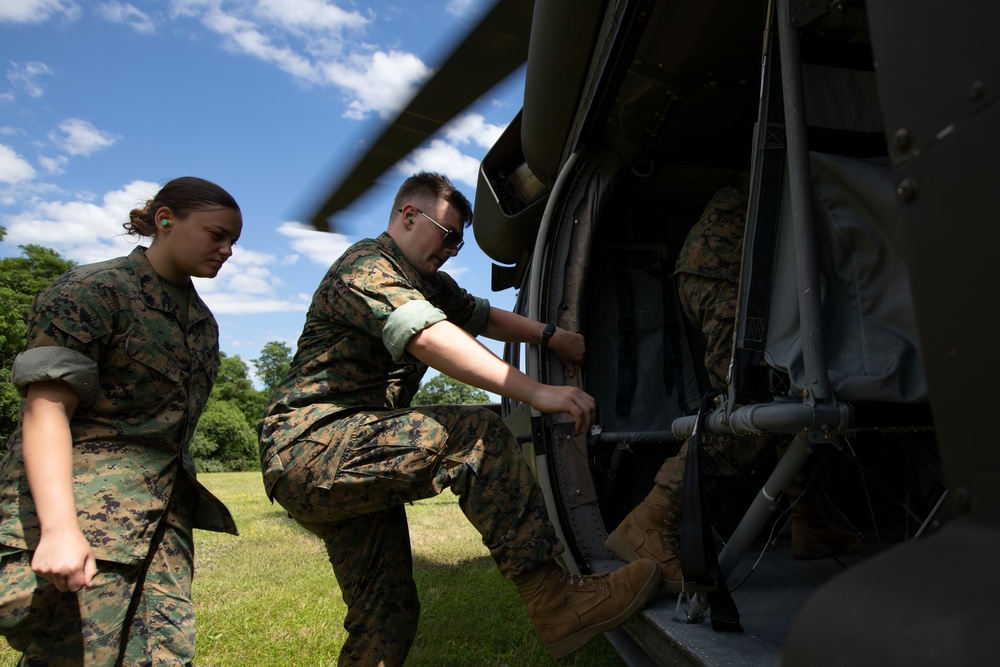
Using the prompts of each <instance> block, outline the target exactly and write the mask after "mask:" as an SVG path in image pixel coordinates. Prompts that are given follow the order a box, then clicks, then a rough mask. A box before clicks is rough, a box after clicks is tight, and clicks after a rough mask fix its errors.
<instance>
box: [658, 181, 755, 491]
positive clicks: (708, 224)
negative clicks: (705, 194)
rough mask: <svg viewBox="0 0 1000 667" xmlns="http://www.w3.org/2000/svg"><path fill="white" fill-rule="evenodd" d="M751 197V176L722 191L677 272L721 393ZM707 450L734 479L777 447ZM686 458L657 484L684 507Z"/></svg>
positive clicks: (726, 445) (743, 443)
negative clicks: (741, 468) (736, 466)
mask: <svg viewBox="0 0 1000 667" xmlns="http://www.w3.org/2000/svg"><path fill="white" fill-rule="evenodd" d="M749 196H750V172H742V173H740V174H739V175H737V176H736V178H734V179H733V180H732V181H731V182H730V183H729V184H728V185H726V186H724V187H722V188H721V189H719V190H718V191H717V192H716V193H715V195H714V196H713V197H712V199H711V200H710V201H709V203H708V205H707V206H706V207H705V210H704V212H703V213H702V214H701V218H700V219H699V220H698V222H697V223H695V225H694V226H693V227H692V228H691V230H690V231H689V232H688V235H687V238H686V239H685V240H684V245H683V247H682V248H681V251H680V253H679V254H678V256H677V262H676V264H675V266H674V275H676V276H677V289H678V295H679V297H680V302H681V308H683V310H684V314H685V316H686V317H687V318H688V320H689V321H690V322H691V323H692V324H694V325H695V326H697V327H699V329H700V330H701V332H702V334H703V335H704V336H705V339H706V343H707V347H706V350H705V369H706V370H707V371H708V373H709V376H710V378H711V380H712V383H713V384H714V385H715V386H719V387H725V386H726V384H727V383H726V377H727V375H728V374H729V360H730V357H731V355H732V344H733V332H734V330H735V326H736V305H737V298H738V292H739V283H740V270H741V269H740V267H741V263H742V260H743V234H744V230H745V229H746V213H747V206H748V203H749ZM704 444H705V454H706V459H707V465H709V466H711V467H712V468H714V470H713V472H715V473H717V474H728V475H732V474H735V472H736V471H735V469H734V468H733V466H732V465H731V463H736V464H739V465H741V466H747V467H748V468H753V467H755V466H756V465H757V463H758V461H759V460H760V459H761V457H763V456H765V455H767V454H769V453H770V452H772V451H773V449H774V446H775V443H774V441H773V440H772V439H771V438H764V437H750V436H742V437H738V436H715V437H710V436H705V438H704ZM686 458H687V443H686V442H685V443H684V445H683V446H682V447H681V450H680V452H678V454H677V455H676V456H674V457H672V458H669V459H667V460H666V461H664V463H663V465H662V466H661V467H660V470H659V471H658V472H657V475H656V483H657V484H659V485H660V486H663V487H666V489H667V490H668V492H669V493H670V494H671V497H672V498H673V499H674V500H676V501H678V502H679V501H680V492H681V485H682V484H683V479H684V462H685V460H686Z"/></svg>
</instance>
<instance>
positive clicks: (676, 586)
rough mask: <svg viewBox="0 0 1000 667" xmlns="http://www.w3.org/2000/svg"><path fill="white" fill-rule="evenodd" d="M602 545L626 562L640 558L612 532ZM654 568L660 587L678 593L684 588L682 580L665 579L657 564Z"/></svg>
mask: <svg viewBox="0 0 1000 667" xmlns="http://www.w3.org/2000/svg"><path fill="white" fill-rule="evenodd" d="M604 546H605V548H607V549H608V550H610V551H611V552H612V553H614V554H615V555H616V556H618V557H619V558H621V559H622V560H623V561H625V562H626V563H631V562H633V561H637V560H639V558H641V556H639V554H637V553H636V552H635V550H633V549H632V547H630V546H629V545H628V542H626V541H625V540H623V539H622V538H620V537H618V536H617V535H615V534H614V533H611V534H610V535H608V539H607V540H606V541H605V542H604ZM656 569H657V570H659V572H660V588H662V589H663V590H665V591H669V592H671V593H680V592H681V591H682V590H683V589H684V585H683V582H680V581H672V580H670V579H667V577H666V575H665V574H663V570H661V569H660V567H659V566H657V567H656Z"/></svg>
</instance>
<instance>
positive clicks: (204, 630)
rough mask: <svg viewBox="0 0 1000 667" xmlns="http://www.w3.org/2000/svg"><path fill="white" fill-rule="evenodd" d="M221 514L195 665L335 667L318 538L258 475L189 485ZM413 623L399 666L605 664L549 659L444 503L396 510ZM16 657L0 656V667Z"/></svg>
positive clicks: (331, 590)
mask: <svg viewBox="0 0 1000 667" xmlns="http://www.w3.org/2000/svg"><path fill="white" fill-rule="evenodd" d="M198 479H199V480H201V481H202V482H203V483H204V484H205V485H206V486H207V487H209V488H210V489H211V490H212V491H213V492H214V493H216V494H217V495H218V496H219V497H220V498H221V499H222V500H223V501H224V502H225V503H226V504H227V505H228V506H229V508H230V510H232V512H233V516H234V517H235V518H236V522H237V525H239V528H240V533H241V535H240V537H233V536H231V535H223V534H218V533H209V532H205V531H197V533H196V535H195V541H196V564H195V571H196V575H195V580H194V600H195V604H196V606H197V609H198V621H197V623H198V640H197V641H198V657H197V660H196V661H195V662H196V664H197V665H198V666H199V667H246V666H248V665H254V666H255V667H290V666H295V667H299V666H301V667H311V666H320V665H335V664H336V662H337V655H338V653H339V652H340V647H341V645H342V644H343V642H344V638H345V632H344V629H343V621H344V615H345V613H346V608H345V606H344V603H343V601H342V599H341V595H340V588H339V587H338V586H337V580H336V579H335V578H334V576H333V570H332V568H331V567H330V564H329V562H328V561H327V559H326V551H325V549H324V548H323V544H322V543H321V542H320V541H319V539H318V538H316V537H314V536H313V535H311V534H310V533H307V532H306V531H305V530H303V529H302V528H300V527H299V526H298V525H297V524H296V523H295V522H294V521H291V520H290V519H288V517H287V515H286V514H285V512H284V510H282V509H281V507H280V506H279V505H276V504H275V505H271V504H270V503H269V502H268V501H267V498H266V497H265V495H264V491H263V485H262V483H261V480H260V473H259V472H243V473H211V474H208V473H206V474H201V475H199V476H198ZM407 516H408V519H409V523H410V535H411V540H412V543H413V557H414V577H415V579H416V581H417V587H418V589H419V591H420V601H421V615H420V626H419V628H418V630H417V637H416V640H415V642H414V645H413V648H412V649H411V651H410V655H409V658H408V659H407V662H406V665H407V667H443V666H455V667H466V666H470V665H476V666H479V665H482V666H486V667H501V666H508V667H542V666H546V665H548V666H552V665H560V666H565V667H568V666H578V667H608V666H610V667H614V666H615V665H619V666H620V665H622V661H621V659H620V658H619V657H618V656H617V654H615V652H614V651H613V650H612V648H611V646H610V645H609V644H608V643H607V641H606V640H605V639H604V637H602V636H598V637H596V638H595V639H593V640H592V641H591V642H590V643H589V644H587V645H586V646H585V647H584V648H582V649H581V650H580V651H578V652H577V653H575V654H574V655H573V656H571V657H570V658H568V659H566V660H563V661H559V662H556V661H554V660H552V659H551V658H550V657H549V656H548V654H547V653H546V651H545V648H544V647H543V646H542V644H541V642H540V641H539V640H538V637H537V635H536V634H535V632H534V630H533V629H532V627H531V623H530V622H529V621H528V617H527V615H526V614H525V612H524V605H523V603H522V602H521V598H520V597H519V596H518V594H517V591H516V590H515V588H514V586H513V585H512V584H511V583H510V582H508V581H506V580H505V579H503V577H501V576H500V573H499V572H498V571H497V569H496V567H495V566H494V564H493V560H492V559H491V558H490V556H489V552H488V551H487V550H486V547H485V546H483V544H482V541H481V540H480V538H479V535H478V533H476V531H475V530H474V529H473V528H472V526H471V525H470V524H469V522H468V521H467V520H466V519H465V516H464V515H463V514H462V512H461V510H460V509H459V507H458V503H457V501H456V498H455V496H453V495H452V494H451V493H448V492H445V493H444V494H442V495H440V496H438V497H436V498H432V499H429V500H424V501H420V502H417V503H415V504H413V505H410V506H408V507H407ZM15 661H16V654H15V653H14V652H13V651H11V650H10V649H9V648H7V647H6V646H5V645H4V646H2V647H0V665H4V666H6V665H13V664H14V662H15Z"/></svg>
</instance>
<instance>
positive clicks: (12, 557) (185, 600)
mask: <svg viewBox="0 0 1000 667" xmlns="http://www.w3.org/2000/svg"><path fill="white" fill-rule="evenodd" d="M195 502H196V497H195V495H194V494H193V493H191V489H190V488H188V489H187V493H176V494H175V495H174V497H173V498H172V499H171V501H170V505H169V506H168V511H167V514H166V516H165V518H164V524H165V529H164V533H163V536H162V539H161V540H160V541H159V544H158V546H157V548H156V550H155V552H154V554H153V556H152V558H151V560H150V563H149V568H148V571H147V572H146V576H145V578H144V581H143V587H142V592H141V594H140V597H139V600H138V603H137V605H136V607H135V613H134V615H133V620H132V624H131V627H130V631H129V637H128V642H127V644H126V650H125V655H124V659H123V661H122V664H123V665H125V666H126V667H129V666H133V665H135V666H139V665H150V666H152V665H171V666H172V665H187V664H190V663H191V661H192V660H193V659H194V653H195V636H194V619H195V613H194V604H193V603H192V602H191V582H192V578H193V573H194V542H193V539H192V535H191V521H192V513H193V511H194V503H195ZM31 556H32V552H30V551H16V552H13V553H11V554H9V555H7V556H4V557H3V559H2V561H0V571H2V572H3V573H4V575H5V578H4V579H3V580H2V581H0V634H3V635H5V636H6V637H7V641H8V642H9V643H10V645H11V646H12V647H13V648H14V649H16V650H18V651H20V652H21V653H22V654H23V656H22V661H21V663H20V664H22V665H26V666H28V667H79V666H81V665H86V666H91V665H113V664H115V661H116V660H117V659H118V656H119V653H120V651H121V641H122V634H121V633H122V625H123V623H124V622H125V620H126V617H127V614H128V610H129V605H130V603H131V602H132V597H133V595H134V594H135V591H136V584H137V583H138V581H137V580H138V578H139V576H140V575H141V572H142V570H141V566H140V565H124V564H121V563H114V562H111V561H103V560H99V561H98V573H97V575H96V576H95V577H94V580H93V584H92V585H91V586H90V587H89V588H83V589H81V590H80V591H79V592H77V593H69V592H66V593H60V592H59V591H58V590H57V589H56V587H55V585H54V584H52V583H51V582H50V581H47V580H45V579H43V578H41V577H37V576H36V575H35V574H34V573H33V572H32V571H31Z"/></svg>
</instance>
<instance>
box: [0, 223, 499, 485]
mask: <svg viewBox="0 0 1000 667" xmlns="http://www.w3.org/2000/svg"><path fill="white" fill-rule="evenodd" d="M5 236H6V229H5V228H4V227H2V226H0V243H2V242H3V240H4V237H5ZM18 248H20V250H21V255H20V256H19V257H5V258H0V455H2V454H3V452H4V451H6V448H7V441H8V440H9V439H10V436H11V435H12V434H13V433H14V430H15V429H16V428H17V422H18V416H19V413H20V405H21V397H20V395H19V394H18V393H17V390H16V389H14V386H13V385H12V384H11V382H10V379H11V377H10V374H11V368H12V366H13V364H14V358H15V357H16V356H17V355H18V354H19V353H20V352H21V350H22V349H23V348H24V343H25V339H26V336H27V324H26V318H27V315H28V310H29V309H30V307H31V302H32V300H33V299H34V297H35V295H36V294H38V293H39V292H40V291H42V290H43V289H45V288H46V287H48V286H49V285H51V284H52V282H53V281H55V279H56V278H58V277H59V276H61V275H62V274H63V273H65V272H66V271H68V270H69V269H71V268H73V267H74V266H76V263H75V262H73V261H71V260H68V259H64V258H62V257H61V256H60V255H59V253H58V252H56V251H55V250H53V249H51V248H45V247H43V246H40V245H35V244H28V245H21V246H18ZM220 356H221V363H220V366H219V373H218V376H217V377H216V379H215V386H214V387H213V388H212V393H211V395H210V396H209V398H208V402H207V403H206V404H205V410H204V412H203V413H202V415H201V420H200V421H199V422H198V428H197V430H196V431H195V434H194V438H193V440H192V441H191V454H192V455H193V456H194V459H195V464H196V466H197V468H198V470H199V471H200V472H223V471H232V470H256V469H259V468H260V459H259V457H258V450H257V427H258V424H259V423H260V421H261V419H262V418H263V416H264V411H265V409H266V408H267V402H268V398H269V397H270V395H271V392H272V391H273V389H274V388H275V387H276V386H277V384H278V383H279V382H280V381H281V379H282V378H283V377H284V375H285V373H286V372H287V371H288V368H289V366H290V365H291V361H292V350H291V348H289V346H288V345H286V344H285V343H283V342H280V341H271V342H269V343H267V344H265V345H264V347H263V348H261V351H260V356H259V357H257V358H256V359H251V360H250V363H251V364H253V368H254V371H255V374H256V377H257V380H258V381H259V383H260V385H262V387H263V388H262V389H257V388H256V387H255V386H254V383H253V381H252V380H251V377H250V367H249V366H248V365H247V363H246V362H245V361H243V359H241V358H240V356H239V355H228V354H226V353H225V352H222V353H220ZM487 401H488V396H487V394H486V392H484V391H482V390H480V389H476V388H474V387H470V386H469V385H466V384H463V383H461V382H458V381H456V380H453V379H451V378H448V377H446V376H443V375H436V376H434V377H433V378H431V379H430V380H428V381H426V382H424V383H423V384H422V385H421V387H420V390H419V391H418V392H417V394H416V395H415V396H414V399H413V405H432V404H440V403H486V402H487Z"/></svg>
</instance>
